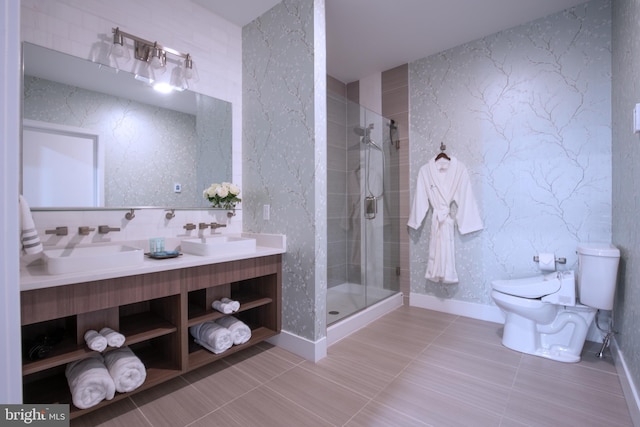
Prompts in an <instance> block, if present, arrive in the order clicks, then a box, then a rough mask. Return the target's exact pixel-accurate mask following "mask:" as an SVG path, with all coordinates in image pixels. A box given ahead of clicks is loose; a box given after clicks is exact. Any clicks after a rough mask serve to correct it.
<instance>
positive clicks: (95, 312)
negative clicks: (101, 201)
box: [21, 254, 282, 418]
mask: <svg viewBox="0 0 640 427" xmlns="http://www.w3.org/2000/svg"><path fill="white" fill-rule="evenodd" d="M281 272H282V255H280V254H278V255H269V256H264V257H257V258H250V259H244V260H238V261H230V262H224V263H217V264H209V265H203V266H198V267H189V268H181V269H177V270H170V271H164V272H157V273H149V274H142V275H137V276H127V277H121V278H114V279H107V280H98V281H93V282H85V283H78V284H71V285H65V286H57V287H52V288H44V289H35V290H30V291H23V292H22V293H21V312H22V341H23V347H24V348H23V366H22V371H23V385H24V402H25V403H69V404H70V408H71V417H72V418H74V417H77V416H79V415H82V414H84V413H86V412H89V411H92V410H94V409H97V408H100V407H103V406H105V405H108V404H110V403H112V402H115V401H118V400H120V399H123V398H125V397H127V396H129V395H131V394H132V393H136V392H139V391H141V390H145V389H147V388H150V387H153V386H154V385H157V384H160V383H162V382H165V381H167V380H169V379H171V378H174V377H176V376H178V375H180V374H182V373H184V372H187V371H189V370H192V369H195V368H198V367H200V366H203V365H206V364H208V363H211V362H213V361H216V360H218V359H220V358H223V357H226V356H228V355H229V354H233V353H235V352H237V351H241V350H242V349H245V348H247V347H250V346H252V345H255V344H256V343H259V342H261V341H264V340H265V339H267V338H269V337H272V336H274V335H276V334H278V333H279V332H280V326H281V299H282V298H281V296H282V295H281V289H282V278H281V274H282V273H281ZM223 297H228V298H231V299H234V300H238V301H240V303H241V304H240V309H239V310H238V312H236V313H233V315H234V316H236V317H238V318H239V319H241V320H242V321H244V322H245V323H246V324H247V325H249V326H250V328H251V339H250V340H249V341H248V342H247V343H245V344H242V345H238V346H233V347H231V348H230V349H229V350H227V351H225V352H224V353H221V354H213V353H210V352H209V351H207V350H205V349H203V348H202V347H200V346H199V345H197V344H195V342H194V341H193V338H192V337H191V336H190V334H189V327H190V326H193V325H196V324H198V323H201V322H204V321H207V320H215V319H218V318H221V317H223V316H225V315H224V314H222V313H220V312H217V311H215V310H213V309H212V308H211V304H212V303H213V301H215V300H217V299H220V298H223ZM105 326H108V327H110V328H112V329H114V330H117V331H120V332H121V333H122V334H124V335H125V337H126V342H125V345H128V346H130V348H131V349H132V350H133V351H134V353H135V354H136V355H137V356H138V357H139V358H140V359H141V360H142V362H143V363H144V365H145V368H146V370H147V378H146V380H145V383H144V384H143V385H142V386H141V387H139V388H138V389H136V390H134V391H133V392H130V393H116V396H115V398H114V399H113V400H110V401H103V402H101V403H100V404H98V405H96V406H94V407H92V408H89V409H84V410H81V409H78V408H75V407H74V406H73V404H72V402H71V392H70V391H69V387H68V385H67V381H66V377H65V375H64V370H65V367H66V365H67V363H69V362H73V361H75V360H79V359H82V358H85V357H88V356H90V355H91V354H92V353H94V352H93V351H92V350H90V349H89V348H88V347H87V346H86V345H85V342H84V333H85V331H87V330H90V329H95V330H100V329H101V328H103V327H105ZM60 332H62V340H61V341H60V342H58V343H56V344H55V345H54V346H53V350H52V351H51V352H50V353H49V354H48V355H47V356H46V357H44V358H42V359H37V360H29V358H28V350H29V349H30V348H32V347H33V346H34V345H35V344H36V343H38V342H42V340H43V339H47V338H48V339H51V338H52V337H57V336H58V335H60ZM106 351H109V350H108V349H107V350H106Z"/></svg>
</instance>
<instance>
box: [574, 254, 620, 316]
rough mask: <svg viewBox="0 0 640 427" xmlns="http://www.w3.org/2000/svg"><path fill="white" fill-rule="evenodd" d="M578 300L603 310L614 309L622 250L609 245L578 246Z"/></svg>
mask: <svg viewBox="0 0 640 427" xmlns="http://www.w3.org/2000/svg"><path fill="white" fill-rule="evenodd" d="M577 252H578V299H579V301H580V303H582V304H584V305H588V306H589V307H594V308H599V309H601V310H611V309H613V296H614V294H615V291H616V281H617V277H618V263H619V261H620V250H619V249H618V248H616V247H615V246H613V245H611V244H609V243H581V244H580V245H578V250H577Z"/></svg>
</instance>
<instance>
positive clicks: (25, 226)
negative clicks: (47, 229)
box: [18, 195, 43, 255]
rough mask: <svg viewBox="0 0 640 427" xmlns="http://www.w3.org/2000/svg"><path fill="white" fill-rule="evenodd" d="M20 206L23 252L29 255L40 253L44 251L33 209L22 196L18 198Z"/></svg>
mask: <svg viewBox="0 0 640 427" xmlns="http://www.w3.org/2000/svg"><path fill="white" fill-rule="evenodd" d="M18 205H19V206H20V241H21V243H22V250H23V251H24V253H25V254H27V255H32V254H37V253H40V252H42V249H43V248H42V242H41V241H40V237H39V236H38V232H37V231H36V225H35V223H34V222H33V216H31V209H30V208H29V205H28V204H27V201H26V200H25V199H24V197H22V195H20V196H19V197H18Z"/></svg>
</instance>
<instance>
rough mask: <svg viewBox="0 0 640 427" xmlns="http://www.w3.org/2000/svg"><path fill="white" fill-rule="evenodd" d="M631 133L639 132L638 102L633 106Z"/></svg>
mask: <svg viewBox="0 0 640 427" xmlns="http://www.w3.org/2000/svg"><path fill="white" fill-rule="evenodd" d="M633 133H640V104H636V106H635V107H633Z"/></svg>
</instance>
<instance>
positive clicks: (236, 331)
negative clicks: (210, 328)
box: [216, 316, 251, 345]
mask: <svg viewBox="0 0 640 427" xmlns="http://www.w3.org/2000/svg"><path fill="white" fill-rule="evenodd" d="M216 323H217V324H218V325H220V326H222V327H224V328H227V329H228V330H229V332H231V339H232V340H233V343H234V344H235V345H239V344H244V343H246V342H247V341H249V339H251V328H250V327H249V326H247V325H246V324H245V323H244V322H243V321H241V320H240V319H237V318H235V317H233V316H226V317H223V318H222V319H218V320H216Z"/></svg>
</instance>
